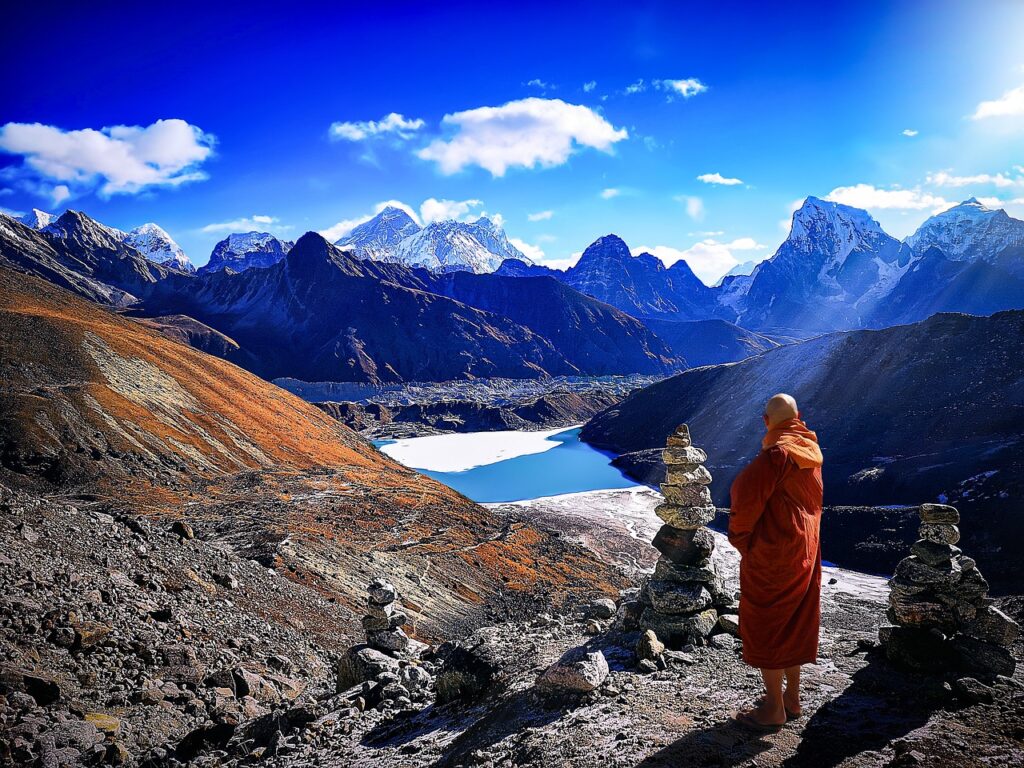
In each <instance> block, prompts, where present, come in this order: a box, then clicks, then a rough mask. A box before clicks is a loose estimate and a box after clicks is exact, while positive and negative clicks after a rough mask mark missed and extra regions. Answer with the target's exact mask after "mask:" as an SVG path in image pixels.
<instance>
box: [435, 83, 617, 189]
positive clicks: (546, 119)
mask: <svg viewBox="0 0 1024 768" xmlns="http://www.w3.org/2000/svg"><path fill="white" fill-rule="evenodd" d="M443 123H444V124H445V125H448V126H452V127H454V129H455V135H454V136H453V137H452V138H451V139H449V140H444V139H435V140H434V141H432V142H431V143H430V144H429V145H428V146H426V147H424V148H423V149H421V150H420V151H419V152H417V155H418V156H419V157H420V158H422V159H424V160H431V161H433V162H436V163H437V164H438V167H439V168H440V170H441V172H442V173H445V174H452V173H457V172H458V171H460V170H462V169H463V168H465V167H467V166H470V165H478V166H480V167H481V168H483V169H485V170H487V171H489V172H490V173H491V175H492V176H504V175H505V172H506V171H507V170H508V169H509V168H516V167H519V168H535V167H537V166H540V167H542V168H548V167H552V166H556V165H561V164H562V163H564V162H566V161H567V160H568V159H569V156H570V155H572V154H573V153H574V152H576V151H577V150H578V149H580V148H582V147H591V148H593V149H598V150H600V151H602V152H611V151H612V148H613V145H614V144H615V143H616V142H618V141H622V140H623V139H626V138H627V137H628V136H629V133H628V132H627V131H626V129H625V128H615V127H614V126H613V125H612V124H611V123H609V122H608V121H607V120H605V119H604V117H602V116H601V115H599V114H598V113H597V112H595V111H593V110H592V109H590V108H589V107H584V106H581V105H578V104H568V103H566V102H564V101H562V100H561V99H541V98H535V97H531V98H527V99H520V100H518V101H510V102H508V103H507V104H504V105H502V106H500V107H478V108H477V109H469V110H466V111H464V112H455V113H453V114H450V115H445V116H444V120H443Z"/></svg>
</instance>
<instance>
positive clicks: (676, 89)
mask: <svg viewBox="0 0 1024 768" xmlns="http://www.w3.org/2000/svg"><path fill="white" fill-rule="evenodd" d="M654 87H655V88H659V89H661V90H663V91H668V92H669V95H670V96H682V97H683V98H684V99H688V98H690V97H691V96H696V95H697V94H698V93H704V91H706V90H707V89H708V87H707V86H706V85H704V83H702V82H701V81H700V80H698V79H697V78H696V77H688V78H686V79H684V80H655V81H654Z"/></svg>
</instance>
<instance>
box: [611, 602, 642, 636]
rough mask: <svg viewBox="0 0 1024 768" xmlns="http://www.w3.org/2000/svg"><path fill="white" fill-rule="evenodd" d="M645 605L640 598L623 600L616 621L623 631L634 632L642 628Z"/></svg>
mask: <svg viewBox="0 0 1024 768" xmlns="http://www.w3.org/2000/svg"><path fill="white" fill-rule="evenodd" d="M643 611H644V605H643V603H641V602H640V601H639V600H623V601H622V604H621V605H619V609H618V611H616V613H615V623H616V625H617V626H618V627H619V629H621V630H622V631H623V632H633V631H634V630H637V629H639V628H640V616H641V614H643Z"/></svg>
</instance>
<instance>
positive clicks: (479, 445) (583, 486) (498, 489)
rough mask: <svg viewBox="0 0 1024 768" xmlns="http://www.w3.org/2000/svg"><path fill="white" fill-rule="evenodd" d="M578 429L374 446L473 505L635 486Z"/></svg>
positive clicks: (380, 442)
mask: <svg viewBox="0 0 1024 768" xmlns="http://www.w3.org/2000/svg"><path fill="white" fill-rule="evenodd" d="M579 433H580V430H579V428H578V427H577V428H572V429H562V430H548V431H545V432H513V431H507V432H468V433H463V434H452V435H432V436H429V437H415V438H410V439H407V440H377V441H375V442H374V445H376V446H377V447H378V448H380V449H381V451H383V452H384V453H386V454H387V455H388V456H391V457H392V458H393V459H395V460H396V461H399V462H401V463H402V464H405V465H406V466H408V467H412V468H413V469H416V470H419V471H420V472H423V474H425V475H429V476H430V477H432V478H434V479H435V480H439V481H440V482H442V483H444V484H445V485H447V486H450V487H451V488H454V489H455V490H457V491H458V492H459V493H461V494H463V495H465V496H467V497H469V498H470V499H472V500H473V501H477V502H481V503H497V502H508V501H522V500H524V499H536V498H540V497H544V496H560V495H562V494H566V493H580V492H583V491H597V490H611V489H618V488H636V487H638V485H637V483H636V481H635V480H631V479H630V478H628V477H626V476H625V475H623V474H622V473H621V472H620V471H619V470H618V469H616V468H615V467H613V466H612V465H611V463H610V462H611V460H612V458H613V455H612V454H608V453H604V452H602V451H598V450H596V449H595V448H591V447H590V446H589V445H587V444H586V443H583V442H580V439H579Z"/></svg>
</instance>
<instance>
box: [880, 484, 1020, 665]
mask: <svg viewBox="0 0 1024 768" xmlns="http://www.w3.org/2000/svg"><path fill="white" fill-rule="evenodd" d="M920 515H921V527H920V528H919V529H918V535H919V536H920V538H919V539H918V540H917V541H916V542H914V545H913V546H912V547H911V550H910V551H911V555H910V556H909V557H905V558H903V560H901V561H900V562H899V564H898V565H897V566H896V572H895V574H894V576H893V578H892V580H891V581H890V582H889V587H890V592H889V610H888V612H887V614H886V615H887V617H888V619H889V621H891V622H892V624H891V625H884V626H882V627H881V628H880V629H879V631H878V636H879V640H880V641H881V643H882V645H883V646H884V647H885V650H886V655H887V656H888V658H889V659H890V660H892V661H895V662H898V663H901V664H904V665H906V666H909V667H912V668H915V669H920V670H928V671H945V670H948V669H952V668H957V667H959V668H962V669H966V670H969V671H972V672H976V673H981V674H987V675H992V674H1001V675H1007V676H1009V675H1012V674H1013V670H1014V668H1015V666H1016V662H1015V661H1014V658H1013V656H1012V655H1011V653H1010V651H1009V650H1008V648H1009V647H1010V646H1011V645H1012V644H1013V641H1014V640H1015V639H1016V637H1017V635H1018V633H1019V631H1020V627H1019V626H1018V625H1017V623H1016V622H1015V621H1013V619H1011V618H1010V617H1008V616H1007V615H1006V614H1004V613H1003V612H1002V611H1000V610H999V609H998V608H996V607H995V606H994V605H993V604H992V599H991V598H989V597H988V582H986V581H985V579H984V577H982V575H981V572H980V571H979V570H978V567H977V565H976V563H975V562H974V560H973V559H972V558H970V557H966V556H965V555H964V554H963V553H962V552H961V551H960V549H959V548H958V547H957V546H955V545H956V543H957V542H958V541H959V540H960V529H959V527H958V525H959V523H960V513H959V512H958V511H957V510H956V508H955V507H950V506H947V505H945V504H922V505H921V509H920Z"/></svg>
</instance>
